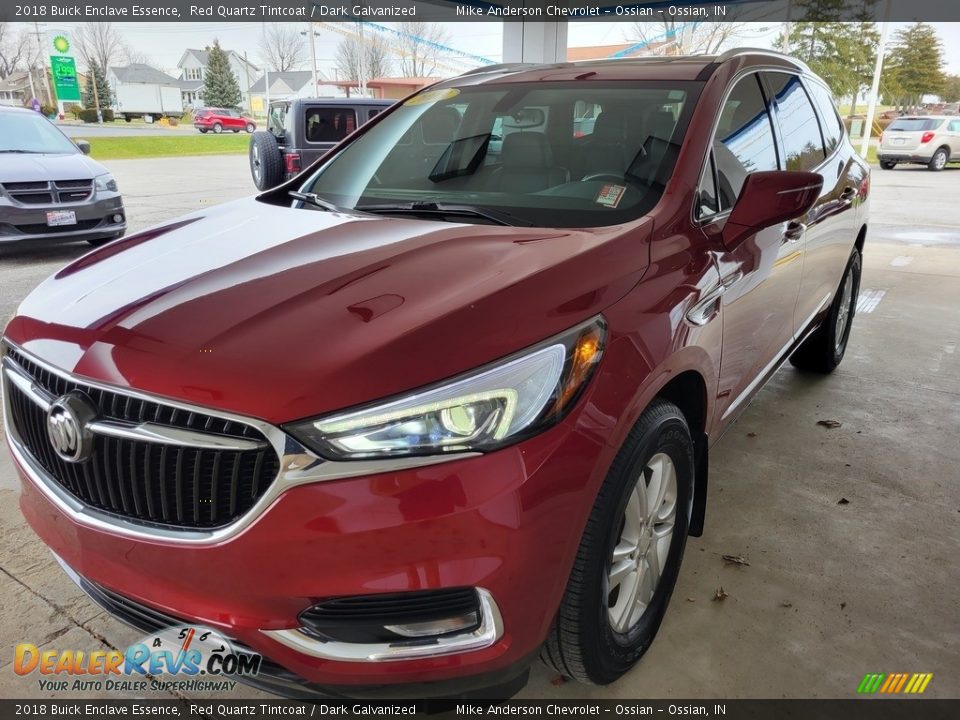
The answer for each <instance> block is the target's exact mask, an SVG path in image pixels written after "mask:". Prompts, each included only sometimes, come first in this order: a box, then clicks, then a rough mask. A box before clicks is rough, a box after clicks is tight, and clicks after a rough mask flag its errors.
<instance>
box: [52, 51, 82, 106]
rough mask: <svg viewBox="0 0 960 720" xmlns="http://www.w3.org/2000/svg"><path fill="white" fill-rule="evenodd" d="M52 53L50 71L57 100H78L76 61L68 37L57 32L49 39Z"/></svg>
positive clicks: (60, 101)
mask: <svg viewBox="0 0 960 720" xmlns="http://www.w3.org/2000/svg"><path fill="white" fill-rule="evenodd" d="M51 45H52V47H53V52H54V54H53V55H51V56H50V72H51V75H53V85H54V90H55V92H56V94H57V102H58V103H61V108H62V103H65V102H80V82H79V81H78V80H77V61H76V59H75V58H74V57H73V49H72V47H71V44H70V39H69V38H68V37H67V36H66V35H65V34H63V33H57V34H55V35H54V36H53V39H52V41H51Z"/></svg>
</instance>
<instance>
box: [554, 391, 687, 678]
mask: <svg viewBox="0 0 960 720" xmlns="http://www.w3.org/2000/svg"><path fill="white" fill-rule="evenodd" d="M670 477H672V478H673V479H672V481H670V480H669V478H670ZM693 484H694V454H693V442H692V440H691V439H690V429H689V428H688V426H687V421H686V419H685V418H684V416H683V414H682V413H681V412H680V410H679V409H678V408H677V407H676V405H673V404H672V403H669V402H666V401H664V400H656V401H654V402H653V404H651V405H650V407H648V408H647V409H646V411H644V413H643V415H641V416H640V419H639V420H638V421H637V424H636V425H635V426H634V427H633V429H632V430H631V431H630V434H629V435H628V436H627V439H626V441H625V442H624V443H623V447H622V448H621V449H620V452H619V453H618V454H617V457H616V459H615V460H614V462H613V465H612V466H611V467H610V471H609V473H608V474H607V477H606V479H605V480H604V482H603V485H602V486H601V487H600V491H599V493H598V494H597V499H596V502H595V503H594V506H593V510H592V512H591V513H590V518H589V520H588V521H587V525H586V528H585V529H584V531H583V537H582V539H581V541H580V548H579V550H578V551H577V557H576V559H575V561H574V565H573V570H572V571H571V573H570V579H569V580H568V581H567V589H566V592H565V593H564V596H563V600H562V601H561V603H560V609H559V611H558V612H557V617H556V619H555V620H554V624H553V627H552V628H551V629H550V633H549V635H548V636H547V641H546V643H545V644H544V646H543V648H542V650H541V653H540V659H541V660H542V661H543V662H544V663H545V664H547V665H548V666H549V667H551V668H553V669H554V670H556V671H557V672H559V673H561V674H562V675H565V676H567V677H571V678H575V679H576V680H579V681H581V682H584V683H588V684H596V685H606V684H608V683H611V682H613V681H614V680H616V679H617V678H619V677H620V676H622V675H623V674H624V673H626V672H627V671H628V670H630V668H632V667H633V666H634V665H636V663H637V661H638V660H639V659H640V658H641V657H642V656H643V654H644V653H645V652H646V651H647V649H648V648H649V647H650V644H651V643H652V642H653V639H654V637H655V636H656V634H657V630H658V629H659V628H660V623H661V621H662V620H663V616H664V614H665V613H666V610H667V604H668V603H669V602H670V595H671V594H672V593H673V588H674V585H675V584H676V581H677V575H678V574H679V571H680V562H681V560H682V558H683V549H684V546H685V545H686V542H687V531H688V529H689V527H690V514H691V509H692V502H693ZM658 488H663V490H661V491H657V489H658ZM671 506H672V510H671ZM634 508H636V509H639V511H635V510H634ZM640 517H642V518H646V519H645V520H644V521H642V522H638V521H637V519H636V518H640ZM631 518H633V520H631ZM668 525H669V527H668ZM638 528H639V529H638ZM667 530H669V534H667ZM635 538H636V539H635ZM655 567H656V568H659V575H657V573H655V572H653V570H654V568H655ZM631 581H632V582H631Z"/></svg>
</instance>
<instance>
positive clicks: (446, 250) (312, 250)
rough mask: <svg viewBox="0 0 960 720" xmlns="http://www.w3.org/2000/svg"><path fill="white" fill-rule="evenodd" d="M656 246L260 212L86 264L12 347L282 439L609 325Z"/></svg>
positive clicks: (100, 253)
mask: <svg viewBox="0 0 960 720" xmlns="http://www.w3.org/2000/svg"><path fill="white" fill-rule="evenodd" d="M651 230H652V221H651V220H645V221H642V222H639V223H636V224H633V225H631V226H630V227H629V228H625V227H623V226H621V227H611V228H600V229H597V230H591V231H579V230H545V229H529V228H516V227H499V226H487V225H462V224H451V223H444V222H432V221H423V220H418V219H405V218H404V219H399V218H384V217H373V216H359V215H350V214H340V213H330V212H321V211H317V212H314V211H311V210H306V209H301V210H294V209H290V208H285V207H277V206H273V205H269V204H266V203H262V202H259V201H257V200H255V199H253V198H251V199H246V200H240V201H236V202H233V203H228V204H226V205H222V206H219V207H217V208H213V209H211V210H209V211H205V212H202V213H197V214H194V215H192V216H187V217H185V218H183V219H182V220H179V221H177V222H175V223H172V224H169V225H166V226H160V227H157V228H154V229H151V230H149V231H145V232H143V233H140V234H138V235H133V236H130V237H128V238H126V239H124V240H120V241H117V242H114V243H111V244H110V245H107V246H105V247H103V248H101V249H99V250H96V251H94V252H92V253H89V254H88V255H86V256H84V257H82V258H80V259H79V260H77V261H75V262H74V263H73V264H71V265H69V266H67V267H66V268H64V269H63V270H61V271H60V272H58V273H57V274H56V275H54V276H53V277H51V278H49V279H48V280H46V281H45V282H44V283H43V284H41V285H40V286H39V287H38V288H37V289H36V290H35V291H34V292H33V293H32V294H31V295H30V296H29V297H28V298H27V299H26V300H25V301H24V302H23V303H22V305H21V306H20V308H19V309H18V313H17V316H16V317H15V318H14V319H13V320H12V321H11V323H10V325H9V326H8V328H7V337H8V338H9V339H11V340H12V341H14V342H16V343H18V344H20V345H21V346H23V347H24V349H26V350H27V351H29V352H31V353H33V354H34V355H36V356H38V357H39V358H41V359H42V360H46V361H48V362H49V363H51V364H53V365H55V366H57V367H60V368H63V369H65V370H68V371H71V372H74V373H77V374H79V375H83V376H86V377H89V378H93V379H97V380H100V381H103V382H107V383H112V384H118V385H124V386H132V387H136V388H138V389H140V390H143V391H146V392H151V393H155V394H158V395H163V396H167V397H170V398H175V399H179V400H183V401H186V402H191V403H194V404H200V405H205V406H211V407H216V408H220V409H223V410H230V411H233V412H237V413H241V414H245V415H250V416H254V417H260V418H263V419H265V420H268V421H270V422H285V421H289V420H293V419H297V418H301V417H308V416H311V415H316V414H321V413H324V412H328V411H333V410H338V409H342V408H344V407H349V406H351V405H355V404H358V403H362V402H367V401H370V400H374V399H377V398H381V397H385V396H388V395H392V394H394V393H397V392H401V391H404V390H408V389H412V388H415V387H418V386H422V385H424V384H427V383H431V382H434V381H437V380H441V379H443V378H445V377H449V376H452V375H455V374H457V373H460V372H463V371H466V370H469V369H471V368H474V367H476V366H478V365H481V364H483V363H485V362H489V361H492V360H495V359H497V358H499V357H503V356H505V355H507V354H510V353H512V352H515V351H517V350H519V349H522V348H524V347H526V346H528V345H531V344H533V343H536V342H538V341H540V340H543V339H545V338H547V337H550V336H551V335H553V334H555V333H557V332H560V331H563V330H565V329H567V328H569V327H571V326H573V325H575V324H577V323H578V322H580V321H582V320H584V319H586V318H589V317H591V316H593V315H596V314H597V313H599V312H601V311H602V310H603V309H604V308H605V307H608V306H609V305H610V304H612V303H614V302H616V301H617V300H618V299H620V298H621V297H623V295H625V294H626V293H627V291H628V290H629V289H630V288H632V287H633V286H634V285H635V284H636V283H637V282H638V281H639V280H640V277H641V276H642V274H643V271H644V270H645V268H646V266H647V264H648V258H649V248H648V244H647V240H648V238H649V235H650V233H651Z"/></svg>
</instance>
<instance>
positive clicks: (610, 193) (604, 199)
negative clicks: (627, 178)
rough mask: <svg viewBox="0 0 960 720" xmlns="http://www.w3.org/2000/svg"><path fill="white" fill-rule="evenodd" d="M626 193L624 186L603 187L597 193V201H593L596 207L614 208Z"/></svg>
mask: <svg viewBox="0 0 960 720" xmlns="http://www.w3.org/2000/svg"><path fill="white" fill-rule="evenodd" d="M626 191H627V187H626V185H604V186H603V187H602V188H600V192H599V193H597V199H596V200H595V201H594V202H596V203H597V205H603V206H604V207H608V208H615V207H616V206H617V205H619V204H620V201H621V200H622V199H623V194H624V193H625V192H626Z"/></svg>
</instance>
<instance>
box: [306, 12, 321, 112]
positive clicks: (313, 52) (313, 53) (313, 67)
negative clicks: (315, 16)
mask: <svg viewBox="0 0 960 720" xmlns="http://www.w3.org/2000/svg"><path fill="white" fill-rule="evenodd" d="M307 36H308V37H309V38H310V73H311V76H312V77H313V96H314V97H316V96H317V93H318V92H319V87H320V85H319V83H318V82H317V44H316V43H315V42H314V40H313V23H312V22H308V23H307Z"/></svg>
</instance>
